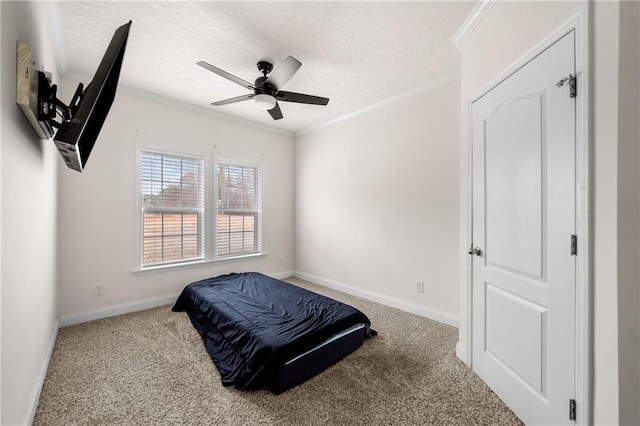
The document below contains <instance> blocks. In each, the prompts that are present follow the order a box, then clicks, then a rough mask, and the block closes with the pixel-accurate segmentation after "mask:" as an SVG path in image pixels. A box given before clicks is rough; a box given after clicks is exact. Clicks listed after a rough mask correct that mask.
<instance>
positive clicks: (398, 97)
mask: <svg viewBox="0 0 640 426" xmlns="http://www.w3.org/2000/svg"><path fill="white" fill-rule="evenodd" d="M458 79H460V73H459V72H456V73H453V74H449V75H446V76H444V77H441V78H438V79H435V80H432V81H430V82H428V83H426V84H423V85H422V86H418V87H416V88H414V89H411V90H407V91H406V92H402V93H399V94H396V95H394V96H392V97H390V98H387V99H385V100H383V101H380V102H376V103H374V104H371V105H369V106H367V107H364V108H361V109H359V110H356V111H353V112H350V113H347V114H344V115H341V116H339V117H337V118H334V119H332V120H329V121H325V122H323V123H319V124H315V125H313V126H310V127H307V128H306V129H302V130H299V131H297V132H295V133H294V134H293V135H294V136H296V137H298V136H301V135H305V134H308V133H311V132H315V131H316V130H320V129H324V128H325V127H329V126H333V125H334V124H338V123H340V122H342V121H345V120H349V119H350V118H354V117H357V116H359V115H362V114H366V113H368V112H371V111H373V110H376V109H379V108H383V107H386V106H388V105H391V104H394V103H396V102H400V101H402V100H404V99H407V98H411V97H413V96H416V95H419V94H421V93H424V92H428V91H430V90H433V89H436V88H438V87H440V86H444V85H445V84H447V83H450V82H452V81H455V80H458Z"/></svg>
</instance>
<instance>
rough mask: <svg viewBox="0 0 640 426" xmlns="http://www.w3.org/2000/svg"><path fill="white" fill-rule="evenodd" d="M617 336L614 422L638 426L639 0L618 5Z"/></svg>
mask: <svg viewBox="0 0 640 426" xmlns="http://www.w3.org/2000/svg"><path fill="white" fill-rule="evenodd" d="M619 76H620V80H619V87H618V96H619V108H618V111H619V116H618V125H619V132H620V133H619V136H620V137H619V144H618V150H619V152H618V280H619V283H618V304H619V305H618V321H619V330H618V340H619V343H620V349H619V363H620V373H619V380H620V424H623V425H639V424H640V404H638V401H640V251H639V250H638V247H640V167H638V165H639V164H640V120H639V118H640V3H637V2H624V3H621V4H620V69H619Z"/></svg>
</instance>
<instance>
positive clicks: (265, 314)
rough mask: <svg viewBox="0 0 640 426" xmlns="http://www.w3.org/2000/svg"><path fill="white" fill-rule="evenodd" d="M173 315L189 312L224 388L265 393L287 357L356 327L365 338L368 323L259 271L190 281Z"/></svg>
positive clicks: (363, 317)
mask: <svg viewBox="0 0 640 426" xmlns="http://www.w3.org/2000/svg"><path fill="white" fill-rule="evenodd" d="M173 311H174V312H187V314H188V315H189V318H190V319H191V322H192V324H193V326H194V327H195V328H196V330H197V331H198V333H199V334H200V336H202V340H203V342H204V345H205V348H206V350H207V352H208V353H209V355H210V356H211V359H212V360H213V362H214V364H215V365H216V367H217V369H218V371H219V372H220V376H221V380H222V384H223V385H225V386H230V385H235V386H236V387H237V388H238V389H265V388H267V389H268V388H269V385H270V384H271V383H272V382H273V380H274V378H275V377H276V375H277V374H278V371H279V370H280V369H281V367H282V366H283V365H284V363H285V362H286V361H288V360H289V359H291V358H293V357H294V356H297V355H300V354H302V353H304V352H306V351H308V350H310V349H312V348H314V347H315V346H317V345H319V344H320V343H322V342H324V341H325V340H327V339H329V338H330V337H332V336H333V335H335V334H337V333H340V332H342V331H344V330H346V329H348V328H350V327H352V326H354V325H357V324H365V326H366V336H369V335H370V329H369V327H370V325H371V322H370V321H369V318H367V316H366V315H365V314H363V313H362V312H361V311H359V310H358V309H356V308H354V307H352V306H349V305H346V304H344V303H341V302H339V301H337V300H334V299H331V298H329V297H325V296H322V295H319V294H317V293H314V292H312V291H309V290H305V289H303V288H300V287H297V286H294V285H291V284H288V283H286V282H284V281H280V280H277V279H274V278H271V277H268V276H266V275H263V274H260V273H257V272H249V273H241V274H235V273H234V274H229V275H222V276H219V277H215V278H208V279H205V280H202V281H197V282H194V283H191V284H189V285H187V286H186V287H185V288H184V290H183V291H182V293H181V294H180V296H179V297H178V300H177V302H176V304H175V305H174V307H173ZM371 332H372V333H375V332H373V330H371Z"/></svg>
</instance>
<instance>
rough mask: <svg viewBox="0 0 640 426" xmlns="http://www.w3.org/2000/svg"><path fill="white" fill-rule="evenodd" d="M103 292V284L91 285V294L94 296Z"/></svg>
mask: <svg viewBox="0 0 640 426" xmlns="http://www.w3.org/2000/svg"><path fill="white" fill-rule="evenodd" d="M103 294H104V285H102V284H96V285H95V286H94V287H93V295H94V296H102V295H103Z"/></svg>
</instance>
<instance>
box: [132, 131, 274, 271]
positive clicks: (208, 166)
mask: <svg viewBox="0 0 640 426" xmlns="http://www.w3.org/2000/svg"><path fill="white" fill-rule="evenodd" d="M145 151H146V152H153V153H157V154H161V155H172V156H180V157H191V158H197V159H203V161H204V215H203V221H202V226H204V232H203V234H204V241H203V248H202V250H203V253H204V256H203V257H200V258H197V259H191V260H184V261H176V262H168V263H158V264H152V265H143V263H142V262H143V260H144V259H143V248H144V247H143V244H144V243H143V237H144V234H143V232H144V230H143V220H142V155H143V152H145ZM135 157H136V164H135V179H136V181H135V204H134V211H135V216H134V217H135V235H134V238H135V244H134V259H133V268H132V269H131V272H132V273H134V274H145V273H154V272H161V271H166V270H176V269H185V268H193V267H198V266H206V265H211V264H212V263H226V262H235V261H242V260H252V259H256V258H260V257H265V256H266V255H267V252H266V250H265V226H264V216H265V211H264V198H265V197H264V194H265V188H266V185H265V167H264V165H263V164H260V163H253V162H250V161H246V160H237V159H233V158H227V157H225V158H222V157H221V158H217V157H215V156H214V155H212V154H208V153H203V152H195V151H189V150H183V149H175V148H167V147H162V146H156V145H151V144H146V143H136V156H135ZM218 162H226V163H229V164H233V165H238V166H245V167H255V168H258V169H260V173H261V175H262V187H261V197H260V214H261V226H260V240H261V247H260V248H259V250H258V251H256V252H252V253H242V254H237V255H225V256H217V243H218V242H217V220H218V217H217V216H218V209H217V198H218V197H217V192H218V179H217V173H216V171H217V166H218Z"/></svg>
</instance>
